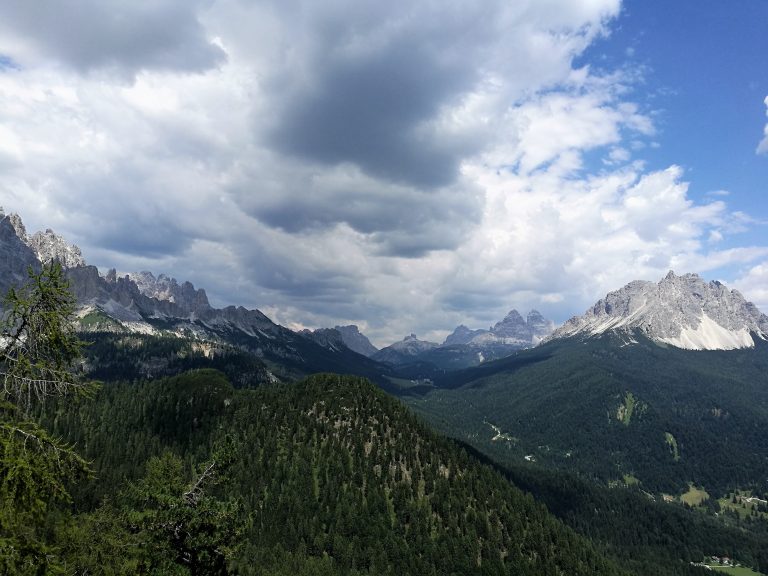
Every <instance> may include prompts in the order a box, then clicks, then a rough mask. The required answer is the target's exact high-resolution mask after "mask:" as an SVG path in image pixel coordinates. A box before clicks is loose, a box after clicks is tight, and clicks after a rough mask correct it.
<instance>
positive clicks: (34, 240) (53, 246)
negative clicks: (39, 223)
mask: <svg viewBox="0 0 768 576" xmlns="http://www.w3.org/2000/svg"><path fill="white" fill-rule="evenodd" d="M27 244H28V245H29V247H30V248H32V250H34V251H35V253H36V254H37V258H38V260H40V262H43V263H48V262H51V261H57V262H60V263H61V265H62V266H63V267H64V268H78V267H80V266H85V259H84V258H83V254H82V252H81V251H80V248H78V247H77V246H75V245H74V244H70V243H69V242H67V241H66V240H65V239H64V238H63V237H61V236H59V235H58V234H56V233H55V232H54V231H53V230H51V229H50V228H47V229H46V230H45V232H35V233H34V234H33V235H32V236H31V237H29V239H28V241H27Z"/></svg>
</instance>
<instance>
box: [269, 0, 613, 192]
mask: <svg viewBox="0 0 768 576" xmlns="http://www.w3.org/2000/svg"><path fill="white" fill-rule="evenodd" d="M288 5H289V6H290V8H285V9H283V10H280V9H277V10H275V11H273V12H271V15H272V17H273V18H274V19H275V20H276V21H278V22H280V23H281V24H282V25H283V27H284V36H283V41H284V42H285V46H286V47H285V49H283V50H277V51H276V55H275V62H274V65H272V66H264V68H263V69H262V70H260V73H261V74H263V83H262V89H263V90H264V92H265V95H266V97H267V98H269V100H270V102H271V106H270V108H269V111H270V113H271V114H272V115H273V117H272V118H271V122H270V128H271V129H270V130H269V131H268V134H269V136H268V138H269V141H270V143H271V144H272V145H274V146H276V147H277V149H278V150H280V151H281V152H283V153H287V154H290V155H294V156H296V157H298V158H301V159H304V160H308V161H312V162H321V163H324V164H329V165H335V164H339V163H342V162H351V163H354V164H356V165H357V166H359V167H360V168H361V169H362V170H364V171H365V172H366V173H367V174H369V175H371V176H372V177H375V178H381V179H385V180H388V181H391V182H397V183H403V184H410V185H413V186H418V187H422V188H435V187H440V186H445V185H449V184H452V183H453V182H454V181H455V179H456V178H457V176H458V174H459V167H460V163H461V161H462V160H463V159H464V158H466V157H467V156H470V155H472V154H474V153H476V152H477V151H479V150H480V149H482V148H483V147H484V146H487V145H488V143H489V140H491V139H492V137H493V136H492V134H493V128H494V127H493V126H489V125H488V118H484V119H481V118H479V117H477V118H473V119H472V120H471V121H464V122H463V123H458V124H457V123H453V122H454V121H455V115H454V114H455V111H456V110H459V109H461V107H462V106H463V105H465V104H466V103H467V101H468V100H469V99H470V98H472V97H473V96H474V95H476V94H477V93H478V92H482V93H485V94H486V96H490V97H491V98H496V99H497V101H496V102H495V104H494V106H498V108H496V109H495V110H486V111H485V113H486V114H494V115H495V114H499V113H503V110H504V109H505V108H506V107H507V106H508V105H509V104H510V102H513V101H514V100H515V99H516V98H518V97H520V96H521V95H522V94H524V93H525V92H526V91H532V90H536V89H539V88H540V87H542V86H546V85H547V84H549V83H552V82H556V81H559V80H562V77H563V72H564V71H566V70H568V69H569V68H568V65H569V60H570V58H571V57H572V56H575V54H576V53H577V52H578V50H579V49H580V48H581V47H583V45H584V44H585V43H586V40H585V39H586V38H588V37H589V36H590V35H591V34H594V33H595V31H596V30H597V29H599V23H600V17H599V16H600V14H601V13H602V14H608V13H610V11H609V7H608V5H607V3H599V5H598V6H597V8H596V9H595V10H594V11H593V13H585V14H578V13H576V14H572V17H573V19H574V21H575V22H579V24H578V25H576V26H575V27H574V28H573V29H569V27H568V24H566V22H568V19H567V18H565V19H564V20H565V22H563V21H562V20H561V15H559V14H554V12H555V11H554V10H553V14H549V13H547V11H546V10H542V8H541V6H537V5H536V3H531V2H518V3H515V5H510V4H509V3H506V2H500V1H491V2H483V3H477V2H451V3H432V2H394V3H386V4H384V3H381V2H367V1H366V2H354V3H349V2H333V3H331V4H330V6H331V7H330V8H326V7H325V6H323V8H322V9H318V8H317V7H316V4H315V3H312V2H300V1H299V2H292V3H289V4H288ZM566 11H567V10H566ZM576 12H578V11H576ZM585 12H586V11H585ZM539 20H540V21H539ZM587 23H589V24H587ZM285 35H290V39H288V40H285ZM279 37H280V36H279V35H278V38H279ZM279 43H280V40H279V39H278V44H279ZM465 120H466V119H465ZM261 121H262V120H261V119H259V122H261ZM489 128H490V129H489Z"/></svg>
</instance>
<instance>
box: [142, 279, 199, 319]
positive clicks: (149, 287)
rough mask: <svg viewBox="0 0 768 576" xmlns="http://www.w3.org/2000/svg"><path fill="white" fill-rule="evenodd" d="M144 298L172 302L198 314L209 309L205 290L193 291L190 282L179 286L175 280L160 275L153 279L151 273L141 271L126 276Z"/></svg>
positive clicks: (193, 288)
mask: <svg viewBox="0 0 768 576" xmlns="http://www.w3.org/2000/svg"><path fill="white" fill-rule="evenodd" d="M128 277H129V278H130V279H131V280H132V281H133V282H135V283H136V286H137V287H138V289H139V292H141V293H142V294H143V295H144V296H147V297H148V298H155V299H156V300H160V301H165V302H172V303H174V304H177V305H178V306H179V307H180V308H182V309H184V310H188V311H189V312H196V313H200V312H202V311H204V310H207V309H209V308H210V303H209V302H208V296H207V295H206V293H205V290H203V289H202V288H200V289H199V290H196V289H195V286H194V285H193V284H192V283H191V282H184V283H182V284H179V282H178V281H177V280H176V279H175V278H171V277H170V276H166V275H165V274H160V275H159V276H157V277H155V275H154V274H152V272H149V271H146V270H145V271H142V272H134V273H131V274H128Z"/></svg>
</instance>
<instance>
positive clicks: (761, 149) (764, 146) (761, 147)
mask: <svg viewBox="0 0 768 576" xmlns="http://www.w3.org/2000/svg"><path fill="white" fill-rule="evenodd" d="M765 106H766V107H767V108H768V96H766V97H765ZM756 152H757V154H768V124H766V125H765V128H764V129H763V139H762V140H761V141H760V144H758V145H757V150H756Z"/></svg>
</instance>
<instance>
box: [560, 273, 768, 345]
mask: <svg viewBox="0 0 768 576" xmlns="http://www.w3.org/2000/svg"><path fill="white" fill-rule="evenodd" d="M635 330H638V331H640V332H641V333H642V334H644V335H645V336H647V337H648V338H650V339H651V340H654V341H656V342H660V343H665V344H669V345H671V346H675V347H677V348H685V349H689V350H732V349H735V348H749V347H753V346H754V345H755V338H756V337H757V338H762V339H765V338H766V337H768V316H766V315H765V314H762V313H761V312H760V311H759V310H758V309H757V307H756V306H755V305H754V304H752V303H751V302H747V301H746V300H745V299H744V297H743V296H742V295H741V294H740V293H739V292H738V291H736V290H728V288H727V287H726V286H724V285H723V284H721V283H720V282H717V281H712V282H705V281H704V280H702V279H701V278H700V277H699V276H698V275H696V274H685V275H683V276H676V275H675V273H674V272H671V271H670V272H669V274H667V276H666V277H665V278H663V279H662V280H661V281H660V282H659V283H658V284H657V283H653V282H644V281H639V280H638V281H635V282H630V283H629V284H627V285H626V286H624V287H623V288H621V289H620V290H616V291H615V292H611V293H609V294H608V295H607V296H606V297H605V298H603V299H602V300H600V301H599V302H598V303H597V304H595V305H594V306H593V307H592V308H590V309H589V310H587V312H586V314H584V315H583V316H578V317H574V318H571V319H570V320H569V321H568V322H566V323H565V324H564V325H563V326H562V327H560V328H558V329H557V330H556V331H555V332H554V334H552V338H565V337H570V336H594V335H597V334H603V333H605V332H607V331H620V332H623V333H626V334H629V333H631V332H633V331H635Z"/></svg>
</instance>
